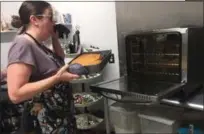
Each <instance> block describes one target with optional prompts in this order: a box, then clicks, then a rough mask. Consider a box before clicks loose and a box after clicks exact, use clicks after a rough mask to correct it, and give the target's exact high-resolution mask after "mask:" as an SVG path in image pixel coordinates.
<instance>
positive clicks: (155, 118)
mask: <svg viewBox="0 0 204 134" xmlns="http://www.w3.org/2000/svg"><path fill="white" fill-rule="evenodd" d="M182 113H183V110H182V109H173V108H171V107H167V106H157V107H148V108H147V109H146V110H145V111H143V113H140V114H139V115H138V116H139V118H140V125H141V133H142V134H147V133H157V134H158V133H160V134H164V133H168V134H175V133H177V130H178V128H179V125H180V121H179V120H180V118H182Z"/></svg>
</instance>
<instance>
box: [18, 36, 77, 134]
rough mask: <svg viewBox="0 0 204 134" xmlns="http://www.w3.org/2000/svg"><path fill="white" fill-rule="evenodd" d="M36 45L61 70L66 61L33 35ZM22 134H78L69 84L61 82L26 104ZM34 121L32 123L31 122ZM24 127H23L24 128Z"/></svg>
mask: <svg viewBox="0 0 204 134" xmlns="http://www.w3.org/2000/svg"><path fill="white" fill-rule="evenodd" d="M25 34H27V35H28V36H30V37H31V38H32V39H33V40H34V41H35V42H36V44H37V45H38V46H39V47H40V48H41V49H42V50H43V51H44V52H45V53H46V54H47V55H48V56H49V57H50V58H51V59H52V60H53V61H54V62H55V63H56V65H57V66H58V67H59V68H60V67H62V66H63V65H64V60H63V59H61V57H59V56H57V55H56V54H55V53H53V52H52V51H51V50H49V49H48V48H46V47H45V46H43V45H41V44H40V43H39V42H38V41H37V40H36V39H35V38H34V37H33V36H32V35H30V34H28V33H25ZM24 108H25V109H24V112H23V114H22V121H21V132H25V133H29V132H31V133H36V134H76V130H77V128H76V120H75V117H74V114H75V108H74V99H73V95H72V89H71V88H70V86H69V83H66V82H61V83H58V84H56V85H54V86H53V87H52V88H51V89H49V90H47V91H45V92H43V93H41V94H39V95H37V96H35V97H34V98H33V99H32V100H31V101H28V102H25V103H24ZM31 120H32V121H31ZM22 126H23V127H22Z"/></svg>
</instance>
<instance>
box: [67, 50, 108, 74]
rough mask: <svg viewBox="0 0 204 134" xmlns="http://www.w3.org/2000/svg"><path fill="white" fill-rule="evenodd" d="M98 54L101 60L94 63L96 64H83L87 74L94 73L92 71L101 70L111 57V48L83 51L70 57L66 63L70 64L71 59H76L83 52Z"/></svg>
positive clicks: (97, 71)
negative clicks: (98, 62) (72, 57)
mask: <svg viewBox="0 0 204 134" xmlns="http://www.w3.org/2000/svg"><path fill="white" fill-rule="evenodd" d="M96 53H97V54H100V55H101V58H102V61H101V63H100V64H96V65H90V66H84V67H85V68H86V69H87V71H88V74H94V73H99V72H101V71H102V70H103V68H104V67H105V66H106V64H107V63H108V61H109V59H110V57H111V50H103V51H94V52H83V53H81V54H79V55H78V56H76V57H75V58H74V59H72V60H71V61H70V62H69V63H68V64H71V63H72V61H74V60H75V59H77V58H78V57H79V56H81V55H83V54H96Z"/></svg>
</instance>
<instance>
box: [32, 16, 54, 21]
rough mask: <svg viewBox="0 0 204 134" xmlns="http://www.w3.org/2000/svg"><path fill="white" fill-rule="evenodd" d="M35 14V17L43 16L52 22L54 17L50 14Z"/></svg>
mask: <svg viewBox="0 0 204 134" xmlns="http://www.w3.org/2000/svg"><path fill="white" fill-rule="evenodd" d="M35 16H37V17H45V18H49V19H50V21H53V22H54V18H53V16H52V15H35Z"/></svg>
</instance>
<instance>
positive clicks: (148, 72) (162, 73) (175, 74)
mask: <svg viewBox="0 0 204 134" xmlns="http://www.w3.org/2000/svg"><path fill="white" fill-rule="evenodd" d="M133 71H134V72H136V73H143V74H153V75H168V76H179V74H178V73H169V72H150V71H138V70H133Z"/></svg>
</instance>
